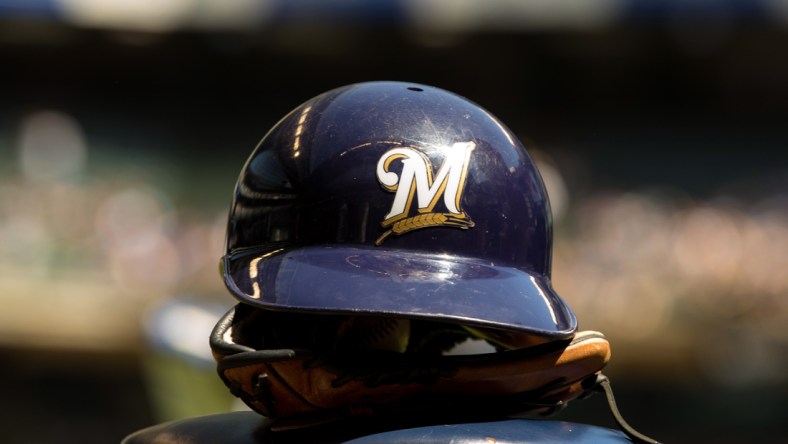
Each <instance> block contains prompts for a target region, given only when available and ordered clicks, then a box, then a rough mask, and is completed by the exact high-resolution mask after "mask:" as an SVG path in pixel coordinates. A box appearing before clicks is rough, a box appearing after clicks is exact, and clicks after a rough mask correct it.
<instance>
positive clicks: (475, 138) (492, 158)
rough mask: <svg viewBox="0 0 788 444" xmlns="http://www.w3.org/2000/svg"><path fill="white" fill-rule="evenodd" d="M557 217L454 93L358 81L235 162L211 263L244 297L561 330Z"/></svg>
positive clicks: (531, 179)
mask: <svg viewBox="0 0 788 444" xmlns="http://www.w3.org/2000/svg"><path fill="white" fill-rule="evenodd" d="M551 248H552V222H551V214H550V206H549V202H548V198H547V194H546V192H545V188H544V185H543V183H542V180H541V178H540V175H539V172H538V171H537V168H536V167H535V165H534V162H533V161H532V160H531V158H530V157H529V155H528V154H527V152H526V150H525V148H524V147H523V145H522V144H521V143H520V142H519V141H518V139H517V137H515V135H514V134H513V133H512V132H511V131H510V130H509V129H508V128H507V127H506V126H504V125H503V124H502V123H501V122H500V121H499V120H498V119H496V118H495V117H494V116H493V115H492V114H490V113H489V112H487V111H486V110H484V109H482V108H481V107H480V106H478V105H476V104H474V103H472V102H470V101H468V100H467V99H465V98H462V97H460V96H457V95H455V94H452V93H449V92H447V91H444V90H441V89H438V88H434V87H430V86H424V85H416V84H410V83H399V82H369V83H360V84H354V85H349V86H345V87H341V88H338V89H334V90H332V91H329V92H326V93H324V94H321V95H319V96H317V97H315V98H313V99H311V100H309V101H307V102H306V103H304V104H302V105H301V106H299V107H297V108H296V109H295V110H293V111H292V112H290V113H289V114H288V115H287V116H285V117H284V118H283V119H282V120H280V121H279V122H278V123H277V124H276V125H275V126H274V127H273V128H272V129H271V130H270V131H269V132H268V133H267V134H266V135H265V137H264V138H263V139H262V141H261V142H260V143H259V145H258V146H257V147H256V148H255V150H254V151H253V152H252V154H251V157H250V158H249V159H248V161H247V162H246V164H245V165H244V167H243V169H242V171H241V174H240V177H239V179H238V183H237V186H236V189H235V195H234V199H233V203H232V207H231V210H230V215H229V222H228V226H227V240H226V255H225V256H224V257H223V259H222V274H223V276H224V281H225V284H226V286H227V288H228V289H229V290H230V292H231V293H232V294H233V295H234V296H235V297H236V298H238V299H239V300H240V302H242V303H243V304H247V305H250V306H253V307H257V308H260V309H266V310H273V311H278V312H283V311H286V312H301V313H316V314H354V315H359V314H368V315H382V316H392V317H400V318H408V319H428V320H441V321H449V322H458V323H462V324H464V325H470V326H478V327H484V328H493V329H496V330H503V331H512V332H517V333H525V334H529V335H533V336H537V337H542V338H545V339H567V338H571V337H572V336H573V334H574V333H575V331H576V328H577V322H576V319H575V316H574V315H573V313H572V311H571V310H570V308H569V307H568V306H567V304H566V303H565V302H564V301H563V300H562V299H561V298H560V297H559V295H558V294H557V293H556V292H555V291H554V290H553V287H552V285H551V281H550V266H551Z"/></svg>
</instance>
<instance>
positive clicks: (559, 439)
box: [123, 412, 630, 444]
mask: <svg viewBox="0 0 788 444" xmlns="http://www.w3.org/2000/svg"><path fill="white" fill-rule="evenodd" d="M270 425H271V423H270V421H269V420H267V419H265V418H262V417H260V415H258V414H256V413H253V412H231V413H220V414H215V415H209V416H201V417H195V418H188V419H183V420H178V421H173V422H168V423H164V424H159V425H155V426H152V427H149V428H146V429H143V430H140V431H138V432H136V433H133V434H132V435H130V436H128V437H127V438H126V439H125V440H124V441H123V444H143V443H144V444H187V443H188V444H203V443H235V444H260V443H265V444H288V443H310V442H312V443H318V442H319V443H354V444H372V443H387V444H389V443H419V444H427V443H430V444H431V443H447V442H452V443H455V444H459V443H462V444H471V443H479V444H490V443H496V444H501V443H523V444H524V443H539V444H561V443H567V444H568V443H572V444H582V443H586V444H591V443H595V444H597V443H603V444H608V443H610V444H612V443H629V442H630V441H629V439H627V437H626V436H625V435H624V434H623V433H621V432H618V431H615V430H610V429H606V428H602V427H597V426H591V425H586V424H578V423H570V422H562V421H548V420H530V419H507V420H501V421H487V422H474V423H463V424H442V425H429V426H418V427H409V428H401V429H396V430H386V429H385V427H384V428H383V431H381V429H380V428H378V429H377V431H375V430H374V427H371V426H370V423H369V422H366V423H364V422H360V423H337V424H333V425H331V426H326V427H313V428H308V429H303V430H296V431H288V432H273V431H271V429H270Z"/></svg>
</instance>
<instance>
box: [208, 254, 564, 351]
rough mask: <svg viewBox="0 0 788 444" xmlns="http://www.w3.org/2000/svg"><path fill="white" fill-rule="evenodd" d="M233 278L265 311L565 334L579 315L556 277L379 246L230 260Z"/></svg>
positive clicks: (234, 287)
mask: <svg viewBox="0 0 788 444" xmlns="http://www.w3.org/2000/svg"><path fill="white" fill-rule="evenodd" d="M223 268H224V271H223V274H224V278H225V284H226V285H227V288H228V289H229V290H230V292H231V293H233V294H234V295H235V297H236V298H238V299H239V300H240V301H241V302H242V303H246V304H249V305H252V306H255V307H258V308H262V309H270V310H284V311H301V312H313V313H331V314H369V315H384V316H399V317H406V318H414V319H431V320H438V321H444V322H457V323H462V324H467V325H475V326H483V327H490V328H498V329H504V330H510V331H518V332H523V333H529V334H533V335H538V336H543V337H548V338H555V339H562V338H568V337H571V336H572V335H573V334H574V333H575V331H576V329H577V320H576V318H575V316H574V314H573V313H572V311H571V309H570V308H569V306H568V305H567V304H566V303H565V302H564V301H563V300H562V299H561V297H560V296H559V295H558V294H557V293H556V292H555V291H554V290H553V288H552V285H551V282H550V280H549V278H547V277H544V276H541V275H538V274H536V273H529V272H527V271H526V270H521V269H518V268H514V267H511V266H506V265H496V264H493V263H490V262H485V261H480V260H478V259H473V258H466V257H458V256H452V255H441V254H418V253H414V252H412V251H408V252H402V251H397V250H387V249H383V248H379V247H374V248H368V247H357V246H309V247H302V248H296V249H288V250H273V251H271V250H268V251H249V250H247V251H243V252H238V253H235V254H232V255H227V256H225V257H224V258H223Z"/></svg>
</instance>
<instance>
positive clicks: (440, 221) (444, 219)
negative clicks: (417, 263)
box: [375, 213, 474, 245]
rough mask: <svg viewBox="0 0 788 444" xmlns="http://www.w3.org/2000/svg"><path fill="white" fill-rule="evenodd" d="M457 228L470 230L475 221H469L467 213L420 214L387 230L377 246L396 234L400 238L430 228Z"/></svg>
mask: <svg viewBox="0 0 788 444" xmlns="http://www.w3.org/2000/svg"><path fill="white" fill-rule="evenodd" d="M437 226H441V227H457V228H462V229H468V228H471V227H473V226H474V223H473V221H471V220H469V219H468V216H467V215H466V214H465V213H460V214H454V213H425V214H419V215H418V216H411V217H408V218H405V219H402V220H400V221H398V222H396V223H395V224H394V225H392V226H391V229H389V230H386V232H385V233H383V234H382V235H381V236H380V237H379V238H378V240H376V241H375V245H380V244H382V243H383V241H384V240H386V238H388V237H389V236H391V235H392V234H395V235H397V236H399V235H400V234H403V233H407V232H408V231H413V230H418V229H419V228H428V227H437Z"/></svg>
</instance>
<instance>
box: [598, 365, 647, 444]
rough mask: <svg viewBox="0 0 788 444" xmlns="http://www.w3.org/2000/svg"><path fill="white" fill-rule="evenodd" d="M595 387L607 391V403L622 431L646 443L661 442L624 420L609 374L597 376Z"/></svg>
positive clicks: (632, 438) (639, 441) (635, 440)
mask: <svg viewBox="0 0 788 444" xmlns="http://www.w3.org/2000/svg"><path fill="white" fill-rule="evenodd" d="M595 389H596V390H600V389H601V391H602V392H604V393H605V397H606V398H607V404H608V406H610V413H612V414H613V419H615V420H616V423H618V426H619V427H620V428H621V431H622V432H624V433H625V434H626V435H627V436H628V437H629V438H630V439H631V440H632V441H634V442H638V443H646V444H660V443H659V441H656V440H654V439H651V438H649V437H648V436H646V435H644V434H642V433H640V432H638V431H637V430H635V429H634V428H632V426H631V425H629V423H627V422H626V420H624V417H623V416H621V412H619V411H618V406H617V405H616V399H615V397H614V396H613V388H612V387H611V386H610V379H608V377H607V376H605V375H603V374H601V373H600V374H599V375H598V376H597V378H596V386H595Z"/></svg>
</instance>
